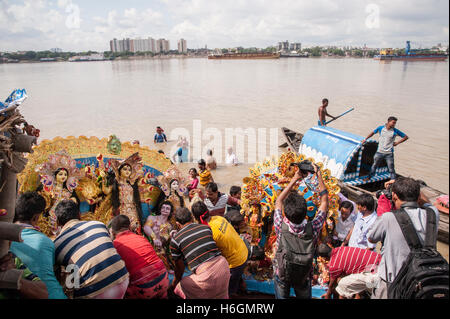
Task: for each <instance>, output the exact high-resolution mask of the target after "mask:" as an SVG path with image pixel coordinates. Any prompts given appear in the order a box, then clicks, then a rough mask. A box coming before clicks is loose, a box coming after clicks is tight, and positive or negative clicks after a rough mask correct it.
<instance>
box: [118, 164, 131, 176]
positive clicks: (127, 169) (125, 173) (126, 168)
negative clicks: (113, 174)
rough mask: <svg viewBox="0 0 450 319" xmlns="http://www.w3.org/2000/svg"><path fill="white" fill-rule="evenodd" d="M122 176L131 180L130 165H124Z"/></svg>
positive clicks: (121, 171)
mask: <svg viewBox="0 0 450 319" xmlns="http://www.w3.org/2000/svg"><path fill="white" fill-rule="evenodd" d="M120 176H121V177H123V178H129V177H130V176H131V166H130V165H124V166H123V167H122V168H121V169H120Z"/></svg>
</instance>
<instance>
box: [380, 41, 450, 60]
mask: <svg viewBox="0 0 450 319" xmlns="http://www.w3.org/2000/svg"><path fill="white" fill-rule="evenodd" d="M414 51H417V50H412V49H411V42H410V41H406V49H405V54H401V55H399V54H394V50H392V49H383V50H381V51H380V54H378V55H375V56H374V57H373V58H374V59H375V60H379V61H445V60H446V59H447V58H448V56H447V55H446V54H440V53H429V54H421V53H419V54H417V53H415V52H414Z"/></svg>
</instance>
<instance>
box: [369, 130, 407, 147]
mask: <svg viewBox="0 0 450 319" xmlns="http://www.w3.org/2000/svg"><path fill="white" fill-rule="evenodd" d="M373 132H374V133H375V134H376V133H379V134H380V138H379V140H378V149H377V152H378V153H382V154H391V153H392V152H393V151H394V141H395V137H396V136H397V135H398V136H400V137H401V138H403V137H405V136H406V135H405V133H403V132H402V131H400V130H397V129H396V128H393V129H390V130H388V129H387V128H386V125H382V126H379V127H377V128H376V129H375V130H374V131H373Z"/></svg>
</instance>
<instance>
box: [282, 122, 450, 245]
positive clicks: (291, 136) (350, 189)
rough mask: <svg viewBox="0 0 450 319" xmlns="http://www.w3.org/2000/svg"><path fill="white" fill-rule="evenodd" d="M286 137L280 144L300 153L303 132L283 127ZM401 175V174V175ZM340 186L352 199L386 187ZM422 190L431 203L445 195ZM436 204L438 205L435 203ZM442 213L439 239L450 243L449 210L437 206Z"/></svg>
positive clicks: (339, 183) (429, 188)
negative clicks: (283, 142) (284, 141)
mask: <svg viewBox="0 0 450 319" xmlns="http://www.w3.org/2000/svg"><path fill="white" fill-rule="evenodd" d="M281 131H282V133H283V136H284V138H285V139H286V143H285V144H283V145H280V147H288V148H289V149H290V150H291V151H293V152H295V153H297V154H298V150H299V146H300V143H301V141H302V137H303V134H301V133H298V132H296V131H293V130H291V129H288V128H285V127H283V128H282V129H281ZM399 176H400V175H399ZM338 185H339V187H340V188H341V189H342V190H344V191H345V192H346V193H347V194H348V198H349V199H350V200H353V201H354V200H355V199H356V198H358V197H359V196H360V195H361V194H364V193H366V194H370V195H371V196H373V197H374V198H375V199H376V192H377V191H378V190H381V189H383V188H384V183H383V182H380V181H378V182H376V183H370V184H366V185H361V186H354V185H348V184H346V183H344V182H343V181H339V182H338ZM422 192H424V195H425V196H427V197H428V198H429V199H430V202H431V203H435V202H436V198H438V197H439V196H442V195H445V194H444V193H443V192H441V191H439V190H436V189H434V188H432V187H429V186H424V187H422ZM435 206H436V205H435ZM437 208H438V210H439V213H440V216H439V232H438V240H439V241H441V242H443V243H446V244H448V243H449V232H448V231H449V229H448V228H449V225H448V222H449V215H448V212H447V213H446V212H445V210H444V209H439V208H440V207H437Z"/></svg>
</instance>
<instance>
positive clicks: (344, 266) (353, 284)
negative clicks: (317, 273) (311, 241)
mask: <svg viewBox="0 0 450 319" xmlns="http://www.w3.org/2000/svg"><path fill="white" fill-rule="evenodd" d="M324 246H326V247H324ZM327 248H328V252H327ZM319 255H321V256H322V257H329V258H330V257H331V258H330V262H329V263H328V271H329V274H330V282H329V284H328V291H327V293H326V294H325V295H324V296H323V297H324V298H325V299H330V297H331V295H332V293H333V292H334V289H335V286H336V283H337V282H338V281H339V279H341V280H340V281H339V285H338V286H337V287H336V292H337V293H338V294H339V295H340V296H342V297H345V298H349V297H351V296H352V295H354V294H357V293H359V292H361V291H363V290H365V289H366V288H367V284H366V282H367V281H365V280H364V281H361V280H360V279H361V278H360V277H364V276H365V273H373V272H374V271H375V269H376V268H377V266H378V264H379V263H380V261H381V255H380V254H378V253H376V252H374V251H371V250H369V249H363V248H358V247H349V246H342V247H338V248H334V249H333V250H331V248H330V247H328V246H327V245H320V247H319ZM351 274H361V275H360V276H349V277H346V276H348V275H351Z"/></svg>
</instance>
